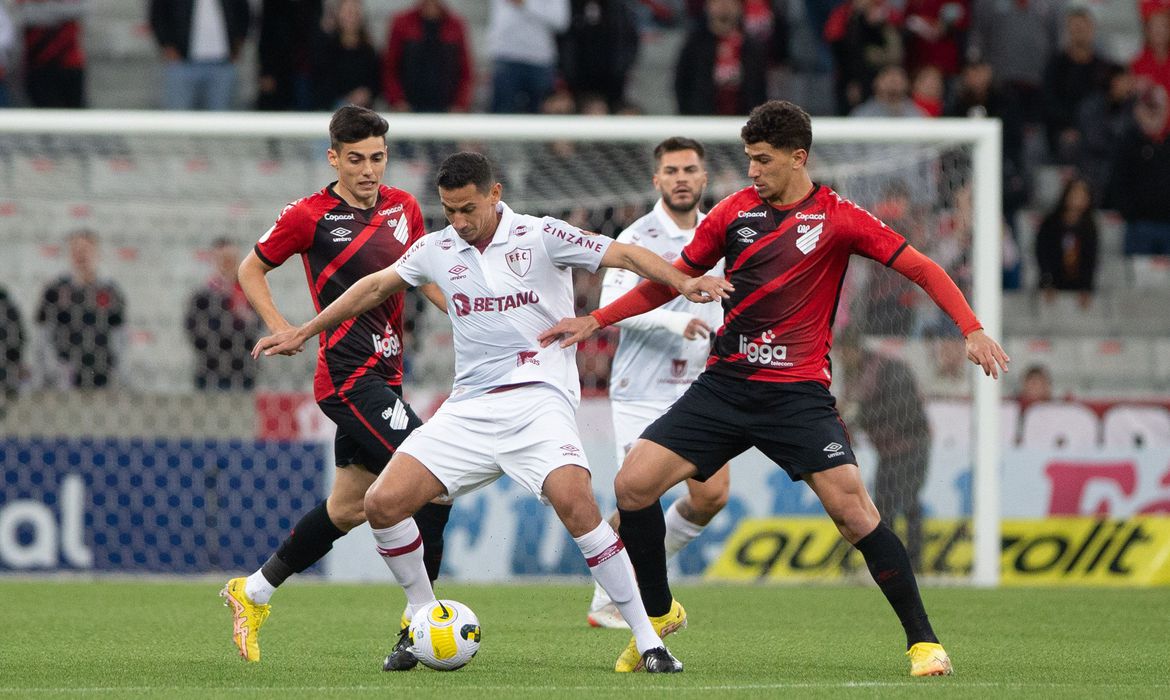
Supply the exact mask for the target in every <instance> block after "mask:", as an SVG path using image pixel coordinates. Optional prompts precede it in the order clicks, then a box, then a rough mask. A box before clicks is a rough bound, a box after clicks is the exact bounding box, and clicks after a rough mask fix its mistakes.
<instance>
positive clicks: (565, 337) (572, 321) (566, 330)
mask: <svg viewBox="0 0 1170 700" xmlns="http://www.w3.org/2000/svg"><path fill="white" fill-rule="evenodd" d="M598 328H601V324H600V323H598V322H597V319H595V318H593V317H592V316H577V317H576V318H562V319H561V320H560V321H559V322H557V325H555V326H553V327H552V328H550V329H548V330H547V331H545V332H544V333H541V334H540V335H538V336H536V339H537V340H538V341H539V342H540V347H542V348H547V347H548V346H549V345H551V344H552V343H553V341H555V340H557V339H558V338H559V339H560V341H561V347H562V348H567V347H569V346H570V345H572V344H573V343H579V342H581V341H582V340H585V339H586V338H588V337H589V336H591V335H593V334H594V333H596V332H597V329H598Z"/></svg>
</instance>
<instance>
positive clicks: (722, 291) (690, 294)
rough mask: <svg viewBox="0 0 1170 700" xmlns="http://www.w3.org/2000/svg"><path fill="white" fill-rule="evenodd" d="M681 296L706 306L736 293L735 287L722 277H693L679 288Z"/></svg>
mask: <svg viewBox="0 0 1170 700" xmlns="http://www.w3.org/2000/svg"><path fill="white" fill-rule="evenodd" d="M678 291H679V293H680V294H682V295H683V296H684V297H686V298H687V299H689V300H690V301H693V302H695V303H698V304H706V303H707V302H709V301H715V300H716V299H726V298H727V297H728V296H730V294H728V292H734V291H735V287H733V286H731V283H730V282H728V281H727V280H725V279H723V278H722V277H711V276H710V275H703V276H702V277H691V278H690V279H688V280H687V281H686V282H683V283H682V285H681V286H680V287H679V288H678Z"/></svg>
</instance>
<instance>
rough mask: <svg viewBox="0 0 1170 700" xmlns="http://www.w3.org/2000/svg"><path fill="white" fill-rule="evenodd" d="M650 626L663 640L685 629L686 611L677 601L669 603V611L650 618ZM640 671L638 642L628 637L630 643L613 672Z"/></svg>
mask: <svg viewBox="0 0 1170 700" xmlns="http://www.w3.org/2000/svg"><path fill="white" fill-rule="evenodd" d="M650 624H651V625H653V626H654V631H655V632H657V633H658V636H659V637H663V638H665V637H666V635H668V634H674V633H675V632H677V631H679V630H681V629H685V628H686V626H687V611H686V610H683V606H681V605H679V602H678V601H677V600H672V601H670V610H669V611H667V613H666V614H665V615H662V616H661V617H652V618H650ZM641 669H642V655H641V654H639V653H638V642H637V640H635V639H634V638H633V637H630V643H629V645H627V646H626V648H625V650H624V651H622V653H621V656H619V657H618V659H617V663H615V664H614V665H613V670H614V671H616V672H618V673H631V672H633V671H640V670H641Z"/></svg>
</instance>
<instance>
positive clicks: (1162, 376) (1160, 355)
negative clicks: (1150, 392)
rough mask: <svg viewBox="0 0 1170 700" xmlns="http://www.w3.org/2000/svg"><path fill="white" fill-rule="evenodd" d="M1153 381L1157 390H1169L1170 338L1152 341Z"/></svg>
mask: <svg viewBox="0 0 1170 700" xmlns="http://www.w3.org/2000/svg"><path fill="white" fill-rule="evenodd" d="M1154 379H1155V380H1156V381H1157V383H1158V387H1159V388H1161V389H1163V390H1166V389H1170V338H1159V339H1157V340H1155V341H1154Z"/></svg>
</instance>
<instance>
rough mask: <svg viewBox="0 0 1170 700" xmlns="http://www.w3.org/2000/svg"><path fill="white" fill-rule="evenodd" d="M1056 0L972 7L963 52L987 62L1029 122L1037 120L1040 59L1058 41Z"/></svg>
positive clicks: (998, 1)
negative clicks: (967, 35) (966, 44)
mask: <svg viewBox="0 0 1170 700" xmlns="http://www.w3.org/2000/svg"><path fill="white" fill-rule="evenodd" d="M1058 3H1059V0H1011V1H1010V2H1009V1H1007V0H984V1H983V2H977V3H975V5H974V7H973V8H972V24H971V33H970V36H969V44H968V53H969V54H971V56H970V58H973V59H975V60H980V61H986V62H988V63H990V64H991V68H992V71H993V72H994V74H995V78H996V80H997V81H998V82H999V84H1000V86H1001V87H1002V88H1003V89H1004V91H1005V92H1007V94H1008V96H1009V98H1010V99H1011V100H1012V101H1013V102H1015V103H1016V105H1017V107H1018V109H1019V114H1020V116H1021V117H1022V118H1023V120H1024V121H1025V123H1028V124H1039V123H1040V121H1041V99H1040V98H1041V86H1042V82H1043V80H1044V75H1043V73H1044V59H1045V58H1046V57H1048V56H1050V55H1052V53H1053V52H1054V51H1055V49H1056V45H1057V29H1058V20H1059V17H1058Z"/></svg>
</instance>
